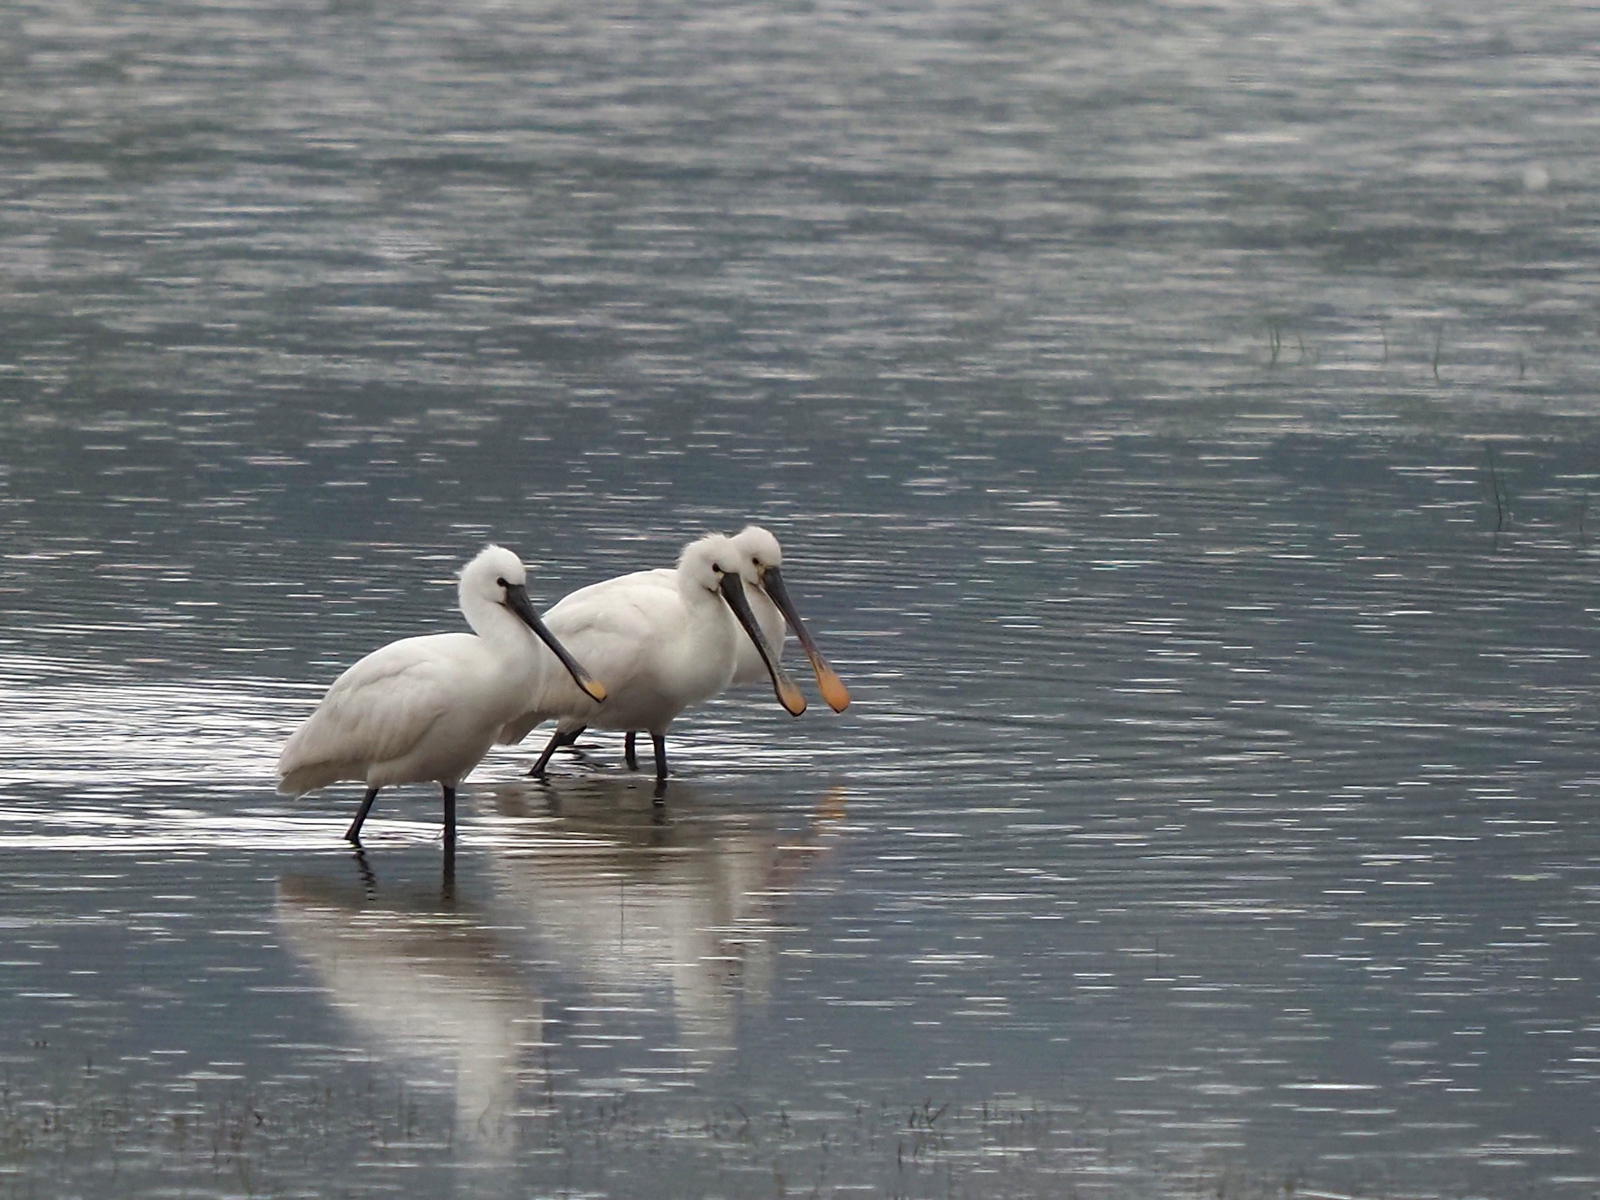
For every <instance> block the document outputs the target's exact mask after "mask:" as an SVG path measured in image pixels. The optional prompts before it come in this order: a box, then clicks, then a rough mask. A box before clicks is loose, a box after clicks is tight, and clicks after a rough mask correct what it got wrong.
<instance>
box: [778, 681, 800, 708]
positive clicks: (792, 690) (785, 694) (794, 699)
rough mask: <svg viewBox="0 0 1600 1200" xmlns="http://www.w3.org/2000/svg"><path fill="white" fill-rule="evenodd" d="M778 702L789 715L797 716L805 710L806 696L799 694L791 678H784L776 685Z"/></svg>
mask: <svg viewBox="0 0 1600 1200" xmlns="http://www.w3.org/2000/svg"><path fill="white" fill-rule="evenodd" d="M778 703H780V704H782V705H783V707H784V709H785V710H786V711H787V712H788V714H789V715H790V716H791V717H798V716H799V715H800V714H801V713H803V712H805V710H806V698H805V697H804V696H802V695H801V694H800V689H799V688H798V687H796V686H795V682H794V680H792V679H788V678H785V679H784V680H783V682H782V683H781V684H779V686H778Z"/></svg>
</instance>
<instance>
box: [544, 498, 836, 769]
mask: <svg viewBox="0 0 1600 1200" xmlns="http://www.w3.org/2000/svg"><path fill="white" fill-rule="evenodd" d="M729 541H730V542H731V543H732V546H733V550H734V554H735V557H736V559H737V561H738V563H739V573H740V577H741V579H742V581H743V583H744V592H745V597H746V599H748V600H749V601H750V611H751V613H753V614H754V615H755V618H756V624H757V625H759V626H760V627H761V632H762V635H763V636H764V637H765V638H766V639H767V645H769V646H770V647H771V648H772V651H773V654H774V655H775V656H776V657H777V658H779V659H780V660H781V659H782V658H783V646H784V640H785V635H786V631H785V624H786V623H787V626H788V628H789V629H792V630H794V634H795V637H796V638H798V639H799V642H800V647H801V649H802V650H804V651H805V654H806V657H807V658H808V659H810V661H811V669H812V671H813V672H814V673H815V674H816V677H817V689H818V690H819V691H820V692H821V693H822V698H823V700H825V701H826V702H827V704H828V707H829V708H831V709H833V711H834V712H843V711H844V710H845V709H846V708H847V707H848V706H849V704H850V692H849V689H847V688H846V687H845V686H844V681H843V680H842V679H840V678H839V673H838V672H837V671H835V670H834V669H833V667H831V666H830V665H829V664H828V660H827V659H826V658H824V657H823V655H822V651H821V650H820V649H819V648H818V646H817V643H816V640H815V639H814V638H813V637H812V636H811V633H810V631H809V630H807V629H806V626H805V622H804V621H802V620H801V619H800V611H799V609H797V608H796V607H795V604H794V601H793V600H792V599H791V598H790V596H789V589H788V588H787V587H785V586H784V581H783V570H782V568H783V547H782V546H780V545H779V544H778V539H777V538H776V537H775V536H774V535H773V534H772V532H771V531H770V530H767V529H763V528H762V527H761V526H760V525H746V526H745V527H744V528H743V529H742V530H740V531H739V532H738V533H736V534H734V535H733V536H732V537H731V538H730V539H729ZM646 583H653V584H655V585H656V586H657V587H662V588H668V589H672V588H676V587H677V586H678V573H677V571H676V570H675V569H674V568H672V567H657V568H656V569H655V570H653V571H636V572H634V573H633V574H632V575H621V576H618V577H617V578H616V579H610V580H607V581H605V582H604V583H600V584H595V585H593V586H594V587H596V588H605V587H615V586H619V585H624V584H626V585H628V586H642V585H644V584H646ZM734 642H735V644H736V645H737V652H736V654H735V662H734V668H733V678H732V679H731V680H730V681H729V685H728V686H730V687H742V686H744V685H745V684H751V683H756V682H758V681H762V680H765V679H766V678H767V664H766V662H765V661H763V659H762V657H761V652H760V651H759V650H757V649H756V644H755V642H754V641H753V640H751V639H750V638H749V637H746V636H745V635H744V634H742V633H735V635H734ZM582 733H583V728H582V727H579V728H577V729H573V730H570V731H567V732H561V733H559V735H558V736H559V740H558V741H557V742H556V743H555V745H553V746H551V747H550V749H551V750H554V749H556V748H557V747H559V746H570V745H571V744H572V743H573V742H575V741H577V739H578V737H579V736H580V735H581V734H582ZM636 737H637V734H636V731H634V730H632V729H630V730H628V734H627V737H626V738H625V739H624V741H623V751H622V752H623V757H624V758H625V759H626V760H627V763H628V766H629V768H630V769H632V770H638V768H639V759H638V755H637V752H636V750H635V738H636ZM545 757H546V759H548V756H545ZM541 765H542V764H541Z"/></svg>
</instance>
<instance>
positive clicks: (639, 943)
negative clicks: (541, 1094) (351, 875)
mask: <svg viewBox="0 0 1600 1200" xmlns="http://www.w3.org/2000/svg"><path fill="white" fill-rule="evenodd" d="M673 786H674V792H673V803H672V805H671V806H670V808H667V809H663V808H662V807H661V806H660V805H657V804H655V803H654V802H653V801H654V795H653V791H652V789H651V788H650V787H649V786H648V785H647V784H646V783H644V782H643V781H638V780H630V779H618V778H615V777H591V778H585V779H572V780H558V781H552V782H550V783H549V784H547V785H545V786H542V787H536V788H535V787H529V788H526V789H522V790H509V789H507V790H502V791H500V792H499V793H497V794H495V796H494V804H495V807H496V808H497V810H498V812H499V813H500V815H501V816H502V817H510V818H516V819H517V820H515V821H514V823H512V825H511V827H510V828H508V829H503V830H502V831H501V835H500V836H499V837H497V838H496V839H495V843H496V844H495V849H494V851H493V854H494V865H493V872H494V875H493V883H494V887H495V892H496V895H497V897H498V898H499V900H500V902H501V903H502V904H503V905H504V906H506V907H507V908H509V909H511V910H513V911H512V912H510V913H508V914H507V919H508V920H510V921H514V922H516V923H519V924H523V925H525V926H526V927H527V928H528V929H529V930H530V932H532V933H533V935H534V936H535V937H536V938H537V939H538V941H539V942H540V945H541V952H542V954H544V955H545V956H547V957H548V958H549V959H550V960H552V961H553V962H555V963H556V964H558V965H559V966H560V967H562V968H563V970H564V971H565V972H566V973H569V974H570V975H572V976H574V977H575V978H576V980H577V981H578V982H580V983H581V984H582V985H583V986H584V987H585V988H587V989H588V990H589V991H590V992H591V993H595V994H606V995H609V996H611V997H613V1001H612V1002H611V1004H609V1005H608V1007H610V1008H611V1009H613V1010H614V1011H615V1010H617V1009H618V1008H621V1009H628V1008H634V1007H637V1009H642V1010H649V1009H650V1008H652V1007H662V1008H669V1009H670V1011H671V1014H672V1016H673V1019H674V1022H675V1025H676V1028H677V1032H678V1036H679V1038H680V1040H681V1041H682V1042H683V1043H684V1045H685V1046H686V1047H687V1048H689V1049H691V1050H693V1051H695V1052H697V1053H700V1054H703V1055H707V1056H715V1055H719V1054H721V1053H724V1052H726V1051H727V1050H728V1049H729V1048H730V1047H731V1046H732V1044H733V1040H734V1034H735V1030H736V1026H737V1018H738V1013H739V1011H740V1008H741V1006H759V1005H761V1004H763V1003H764V1002H765V1000H766V998H767V995H768V994H769V991H770V986H771V980H772V974H773V959H774V953H775V951H774V947H773V935H774V933H775V932H776V926H775V920H776V917H777V915H778V912H779V911H780V910H781V908H782V906H783V904H784V903H785V901H786V900H787V899H788V897H789V894H790V892H791V890H792V889H793V888H794V887H795V886H796V885H797V884H798V883H799V882H800V880H801V879H802V877H804V876H805V874H806V873H807V872H808V871H810V870H811V869H812V867H813V865H814V863H815V862H816V861H817V859H818V857H819V853H820V852H822V851H823V850H825V849H826V847H827V846H828V845H829V844H830V842H831V839H830V838H829V837H828V836H827V831H828V827H829V826H830V825H831V824H832V823H833V822H834V821H835V820H836V819H837V818H838V817H840V816H842V814H843V793H842V791H841V790H839V789H835V790H833V791H831V792H829V793H828V794H827V795H826V796H825V797H823V799H822V800H821V801H820V802H819V804H818V806H817V809H816V811H815V813H814V814H813V816H812V820H811V828H810V829H809V830H808V831H807V832H805V833H803V834H796V833H793V832H790V831H784V830H780V829H779V828H778V827H777V826H776V824H775V823H774V822H772V821H771V820H770V819H763V818H758V817H755V816H752V815H750V814H749V813H747V812H741V811H740V810H739V808H738V806H737V805H735V804H733V803H730V801H729V799H728V798H727V797H726V796H721V795H713V794H711V793H709V792H706V791H703V790H701V789H699V788H696V787H694V786H693V785H690V784H687V783H684V782H681V781H680V782H677V783H675V784H674V785H673ZM629 996H636V997H637V1006H635V1005H632V1004H621V1005H619V1004H618V1003H617V1001H619V1000H625V999H626V998H627V997H629ZM662 996H665V997H666V1001H665V1003H664V1004H662V1003H660V1001H659V1000H658V998H659V997H662ZM618 1019H621V1018H618Z"/></svg>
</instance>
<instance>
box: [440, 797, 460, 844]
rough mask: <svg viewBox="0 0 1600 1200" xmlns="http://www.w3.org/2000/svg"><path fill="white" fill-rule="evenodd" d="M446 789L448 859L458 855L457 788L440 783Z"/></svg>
mask: <svg viewBox="0 0 1600 1200" xmlns="http://www.w3.org/2000/svg"><path fill="white" fill-rule="evenodd" d="M439 786H440V787H442V788H443V789H444V854H445V857H446V858H447V859H454V858H455V856H456V790H455V788H453V787H451V786H450V785H449V784H445V783H441V784H440V785H439Z"/></svg>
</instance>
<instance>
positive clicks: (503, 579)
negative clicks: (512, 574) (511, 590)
mask: <svg viewBox="0 0 1600 1200" xmlns="http://www.w3.org/2000/svg"><path fill="white" fill-rule="evenodd" d="M495 582H496V583H498V584H499V585H500V586H501V587H503V588H508V587H510V586H511V585H510V584H509V583H507V582H506V577H505V576H504V575H502V576H500V578H499V579H496V580H495Z"/></svg>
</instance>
